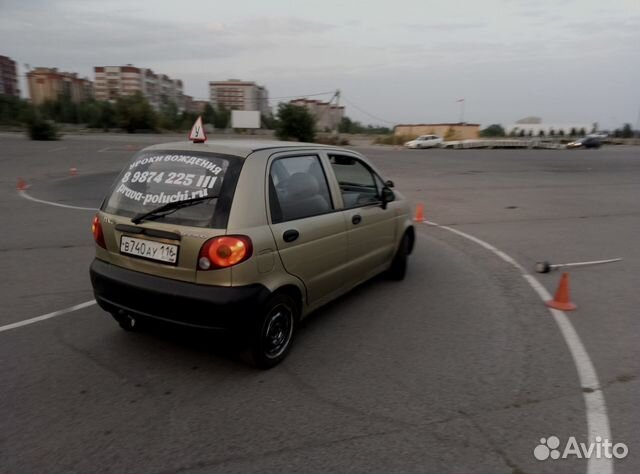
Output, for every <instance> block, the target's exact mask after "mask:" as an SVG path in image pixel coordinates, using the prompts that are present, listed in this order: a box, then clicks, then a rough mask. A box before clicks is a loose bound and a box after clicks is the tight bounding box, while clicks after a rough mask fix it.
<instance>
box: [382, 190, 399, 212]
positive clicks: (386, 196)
mask: <svg viewBox="0 0 640 474" xmlns="http://www.w3.org/2000/svg"><path fill="white" fill-rule="evenodd" d="M395 198H396V195H395V194H393V191H392V190H391V189H390V188H389V187H388V186H385V187H384V188H382V193H381V196H380V200H381V201H382V209H386V208H387V204H388V203H390V202H391V201H393V200H394V199H395Z"/></svg>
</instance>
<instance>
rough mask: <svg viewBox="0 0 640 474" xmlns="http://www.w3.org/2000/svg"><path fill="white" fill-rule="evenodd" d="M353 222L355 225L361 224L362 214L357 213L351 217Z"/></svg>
mask: <svg viewBox="0 0 640 474" xmlns="http://www.w3.org/2000/svg"><path fill="white" fill-rule="evenodd" d="M351 222H353V224H354V225H358V224H360V222H362V216H360V214H356V215H355V216H353V217H352V218H351Z"/></svg>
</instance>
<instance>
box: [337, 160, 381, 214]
mask: <svg viewBox="0 0 640 474" xmlns="http://www.w3.org/2000/svg"><path fill="white" fill-rule="evenodd" d="M329 159H330V161H331V167H332V168H333V172H334V174H335V175H336V179H337V180H338V184H339V185H340V193H341V194H342V200H343V201H344V207H345V208H351V207H361V206H366V205H368V204H372V203H377V202H379V201H380V195H379V193H378V187H377V186H376V181H375V178H374V175H373V173H372V172H371V170H370V169H369V168H368V167H367V166H366V165H365V164H364V163H363V162H362V161H360V160H358V159H357V158H353V157H351V156H344V155H329Z"/></svg>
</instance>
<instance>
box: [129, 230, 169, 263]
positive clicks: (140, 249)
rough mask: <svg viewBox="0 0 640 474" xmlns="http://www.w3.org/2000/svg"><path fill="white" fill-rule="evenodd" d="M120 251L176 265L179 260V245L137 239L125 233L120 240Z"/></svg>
mask: <svg viewBox="0 0 640 474" xmlns="http://www.w3.org/2000/svg"><path fill="white" fill-rule="evenodd" d="M120 253H124V254H127V255H133V256H135V257H140V258H147V259H149V260H155V261H156V262H163V263H171V264H174V265H175V263H176V262H177V261H178V246H177V245H173V244H164V243H162V242H155V241H153V240H147V239H136V238H135V237H129V236H127V235H123V236H122V239H121V240H120Z"/></svg>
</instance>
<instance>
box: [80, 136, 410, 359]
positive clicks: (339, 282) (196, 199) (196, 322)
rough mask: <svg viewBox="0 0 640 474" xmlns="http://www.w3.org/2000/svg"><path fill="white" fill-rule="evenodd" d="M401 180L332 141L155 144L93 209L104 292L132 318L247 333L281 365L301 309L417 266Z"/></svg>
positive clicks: (99, 291)
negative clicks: (411, 260)
mask: <svg viewBox="0 0 640 474" xmlns="http://www.w3.org/2000/svg"><path fill="white" fill-rule="evenodd" d="M391 188H393V183H392V182H391V181H385V180H384V179H383V178H382V177H381V175H380V173H379V172H378V171H377V170H376V169H375V167H374V166H372V165H371V163H369V162H368V161H367V160H366V159H365V158H364V157H363V156H362V155H360V154H359V153H356V152H354V151H351V150H346V149H342V148H337V147H332V146H323V145H317V144H304V143H289V142H277V141H232V140H224V141H218V142H209V143H191V142H181V143H169V144H162V145H155V146H151V147H148V148H145V149H143V150H142V151H140V152H139V153H138V154H136V155H135V156H134V157H133V158H132V159H131V161H130V162H129V163H128V164H127V165H126V167H125V168H124V169H123V170H122V172H121V173H120V175H119V176H118V178H117V179H116V181H115V183H114V185H113V187H112V188H111V190H110V192H109V194H108V196H107V197H106V198H105V200H104V202H103V204H102V206H101V208H100V212H99V213H98V214H97V215H96V217H95V218H94V221H93V236H94V239H95V242H96V258H95V260H94V261H93V263H92V264H91V272H90V273H91V282H92V284H93V289H94V293H95V297H96V300H97V302H98V303H99V305H100V306H101V307H102V308H103V309H104V310H106V311H108V312H109V313H111V314H112V315H113V317H114V318H115V319H116V321H118V323H119V324H120V325H121V326H122V327H123V328H124V329H127V330H138V329H139V328H140V327H143V326H144V324H145V323H148V322H150V321H154V320H156V321H157V320H160V321H165V322H170V323H176V324H181V325H185V326H191V327H194V328H208V329H225V330H231V331H235V332H238V333H241V334H242V335H243V337H245V338H248V342H249V347H250V352H251V355H252V357H253V360H254V362H255V364H256V365H257V366H258V367H261V368H269V367H273V366H274V365H276V364H277V363H278V362H280V361H281V360H282V359H284V357H285V356H286V355H287V353H288V352H289V350H290V348H291V344H292V341H293V336H294V333H295V330H296V326H297V324H298V322H299V321H300V319H301V318H303V317H305V316H306V315H308V314H309V313H310V312H312V311H313V310H315V309H317V308H319V307H320V306H322V305H324V304H326V303H328V302H329V301H331V300H333V299H335V298H337V297H338V296H340V295H342V294H344V293H345V292H347V291H349V290H350V289H352V288H354V287H355V286H357V285H359V284H360V283H362V282H364V281H365V280H367V279H369V278H371V277H373V276H374V275H376V274H378V273H381V272H387V274H388V275H389V276H390V277H391V278H393V279H398V280H400V279H402V278H403V277H404V274H405V270H406V265H407V256H408V255H409V254H410V253H411V250H412V248H413V245H414V240H415V233H414V228H413V225H412V220H411V217H410V212H409V206H408V203H407V201H406V200H405V199H404V197H403V196H402V195H400V193H398V192H397V191H394V190H392V189H391Z"/></svg>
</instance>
